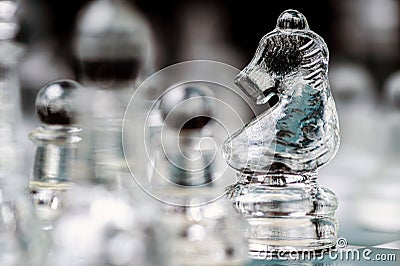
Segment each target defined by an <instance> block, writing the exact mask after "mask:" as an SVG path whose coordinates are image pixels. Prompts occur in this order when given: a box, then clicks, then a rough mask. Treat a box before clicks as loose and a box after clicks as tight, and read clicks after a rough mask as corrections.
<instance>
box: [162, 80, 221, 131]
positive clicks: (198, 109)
mask: <svg viewBox="0 0 400 266" xmlns="http://www.w3.org/2000/svg"><path fill="white" fill-rule="evenodd" d="M212 98H214V94H213V92H212V91H211V90H210V89H209V88H207V87H205V86H202V85H197V84H195V85H194V84H189V85H187V84H186V85H179V86H176V87H174V88H172V89H170V90H169V91H167V93H165V94H164V96H163V97H162V99H161V102H160V110H161V115H162V117H163V119H164V122H165V123H166V124H167V125H168V126H170V127H173V128H176V129H185V130H186V129H201V128H203V127H204V126H206V125H207V124H208V122H209V121H210V120H211V118H212V115H213V113H214V107H213V102H212Z"/></svg>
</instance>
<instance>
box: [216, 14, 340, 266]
mask: <svg viewBox="0 0 400 266" xmlns="http://www.w3.org/2000/svg"><path fill="white" fill-rule="evenodd" d="M327 72H328V49H327V46H326V44H325V42H324V41H323V39H322V38H321V37H320V36H318V35H317V34H316V33H314V32H313V31H311V30H310V29H309V26H308V23H307V20H306V18H305V17H304V15H303V14H301V13H300V12H298V11H295V10H287V11H285V12H283V13H282V14H281V15H280V16H279V18H278V21H277V26H276V28H275V29H274V30H273V31H272V32H270V33H268V34H267V35H265V36H264V37H263V38H262V39H261V41H260V44H259V46H258V48H257V51H256V54H255V56H254V58H253V59H252V61H251V62H250V64H249V65H248V66H246V67H245V69H244V70H242V71H241V72H240V74H239V75H238V76H237V77H236V78H235V83H236V84H237V85H238V86H239V87H240V88H241V89H242V90H243V92H245V93H246V95H248V96H249V97H250V98H251V99H252V100H254V101H255V102H256V103H258V104H264V103H267V102H270V103H271V105H272V106H271V107H270V108H269V109H268V110H266V111H265V112H264V113H262V114H260V115H259V116H258V117H257V118H255V119H254V120H253V121H251V122H250V123H248V124H247V125H246V126H245V127H243V128H242V129H240V130H239V131H237V132H236V133H234V134H233V135H232V136H230V137H229V138H228V139H227V140H226V141H225V143H224V146H223V148H222V149H223V150H222V152H223V155H224V158H225V159H226V161H227V163H228V164H229V166H230V167H232V168H234V169H236V170H237V171H238V174H237V175H238V178H237V182H236V183H235V184H234V185H232V186H230V187H228V198H230V200H231V201H232V202H233V203H234V206H235V207H236V209H237V211H238V212H239V213H241V214H242V215H243V216H244V217H245V218H246V219H247V220H248V222H249V224H250V226H249V227H248V229H247V230H246V237H247V238H248V240H249V252H250V256H251V257H253V258H256V259H262V258H263V256H265V255H266V254H278V252H280V253H279V254H284V252H283V253H282V251H294V250H295V251H299V252H301V251H323V250H325V249H328V248H330V247H333V246H334V245H335V243H336V239H337V232H338V223H337V220H336V219H335V218H334V215H335V211H336V209H337V207H338V202H337V198H336V196H335V194H334V193H333V192H332V191H331V190H329V189H328V188H325V187H322V186H320V185H319V184H318V183H317V181H316V178H317V172H318V169H319V168H320V167H321V166H323V165H324V164H326V163H328V162H329V160H330V159H332V157H333V156H334V155H335V154H336V152H337V150H338V147H339V126H338V118H337V113H336V107H335V103H334V100H333V97H332V94H331V90H330V86H329V81H328V75H327ZM272 102H274V104H272Z"/></svg>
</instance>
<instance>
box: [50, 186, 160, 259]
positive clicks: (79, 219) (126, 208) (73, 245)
mask: <svg viewBox="0 0 400 266" xmlns="http://www.w3.org/2000/svg"><path fill="white" fill-rule="evenodd" d="M130 194H131V191H128V190H127V189H124V188H121V189H119V190H110V189H107V188H106V187H105V186H104V185H95V184H93V183H86V184H84V183H82V182H80V183H79V185H75V186H74V187H73V188H72V189H70V190H69V191H68V192H67V193H66V201H67V202H68V207H67V208H66V209H65V211H64V212H63V214H62V218H61V219H58V220H57V221H56V223H55V225H54V229H53V230H52V232H51V236H52V237H51V238H52V240H53V242H52V249H51V250H50V251H49V254H50V255H49V256H48V258H47V264H46V265H49V266H50V265H56V266H67V265H68V266H121V265H126V266H127V265H129V266H133V265H138V266H139V265H140V266H142V265H144V266H152V265H165V264H163V263H162V262H160V261H157V260H160V259H162V258H163V259H165V256H161V255H160V254H159V250H160V247H159V246H157V245H156V240H155V232H154V228H156V226H155V225H154V224H153V223H155V222H156V220H155V219H154V217H153V218H151V216H149V215H148V214H150V213H151V210H152V209H153V210H154V207H151V206H150V205H149V204H143V203H144V202H142V204H140V203H139V202H136V204H132V199H131V195H130ZM149 209H150V211H149ZM157 226H159V225H157Z"/></svg>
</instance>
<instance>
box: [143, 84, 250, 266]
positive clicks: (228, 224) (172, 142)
mask: <svg viewBox="0 0 400 266" xmlns="http://www.w3.org/2000/svg"><path fill="white" fill-rule="evenodd" d="M213 97H214V96H213V93H212V91H211V90H210V89H208V88H207V87H205V86H200V85H195V84H191V85H186V84H184V85H178V86H175V87H173V88H171V89H170V90H168V91H167V92H166V93H165V94H163V96H162V97H161V99H160V101H159V102H158V104H159V105H158V107H159V109H160V113H161V116H162V119H163V128H162V130H161V131H160V134H161V137H160V139H161V140H162V141H161V142H158V143H157V145H154V146H153V147H154V149H156V150H157V155H158V156H157V157H156V160H155V170H154V172H153V175H152V177H151V179H152V182H153V190H152V191H151V192H154V191H155V190H158V191H157V193H154V194H155V195H161V196H160V198H161V199H162V200H165V202H164V201H163V203H162V204H163V206H162V208H163V211H164V214H165V216H163V219H162V225H163V226H164V228H165V230H166V235H165V239H163V242H164V245H163V246H166V250H165V253H166V254H169V255H168V257H169V261H168V263H167V265H174V266H177V265H244V264H245V263H246V261H247V257H248V256H247V242H246V240H245V238H244V236H243V234H242V231H243V229H244V227H245V222H244V220H243V219H242V218H241V217H240V216H239V215H238V214H237V213H236V212H235V210H234V208H233V207H232V205H231V204H230V202H229V201H227V200H226V199H225V198H221V197H219V199H217V200H215V199H216V198H217V197H216V193H220V191H218V188H216V187H215V182H214V179H215V178H216V172H215V163H216V160H215V152H216V149H215V146H214V143H213V142H212V141H211V140H212V138H213V132H212V130H211V128H210V124H212V117H213V111H214V108H213V102H212V100H211V98H213ZM155 139H157V138H155ZM222 195H223V193H221V196H222ZM162 200H161V201H162ZM214 200H215V201H214Z"/></svg>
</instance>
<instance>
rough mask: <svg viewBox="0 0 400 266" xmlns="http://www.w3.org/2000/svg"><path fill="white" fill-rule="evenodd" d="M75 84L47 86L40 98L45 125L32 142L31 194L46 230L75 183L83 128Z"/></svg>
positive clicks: (39, 109)
mask: <svg viewBox="0 0 400 266" xmlns="http://www.w3.org/2000/svg"><path fill="white" fill-rule="evenodd" d="M81 89H82V87H81V86H80V85H79V84H78V83H77V82H75V81H72V80H58V81H53V82H50V83H48V84H46V85H45V86H44V87H43V88H42V89H41V90H40V92H39V93H38V95H37V97H36V112H37V115H38V117H39V119H40V121H41V123H42V125H41V126H39V127H38V128H37V129H35V130H34V131H33V132H32V133H31V134H30V135H29V138H30V139H31V140H32V142H33V143H34V144H35V146H36V147H35V156H34V165H33V171H32V175H31V178H30V180H29V186H28V188H29V194H30V196H31V198H32V200H33V203H34V206H35V209H36V213H37V216H38V218H39V219H40V220H41V222H42V223H43V224H42V227H43V229H45V230H50V229H51V228H52V222H53V221H54V220H55V219H56V218H57V217H58V216H59V214H60V211H61V210H62V208H63V205H64V199H63V197H64V194H65V191H66V190H67V189H68V188H69V187H70V186H71V184H72V181H73V179H74V176H73V174H74V172H73V169H74V167H76V160H77V158H76V147H77V145H78V144H79V142H80V141H81V137H80V132H81V128H80V127H79V126H78V125H76V124H75V123H76V117H75V116H76V113H77V110H76V109H77V102H76V96H77V93H78V90H81Z"/></svg>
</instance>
